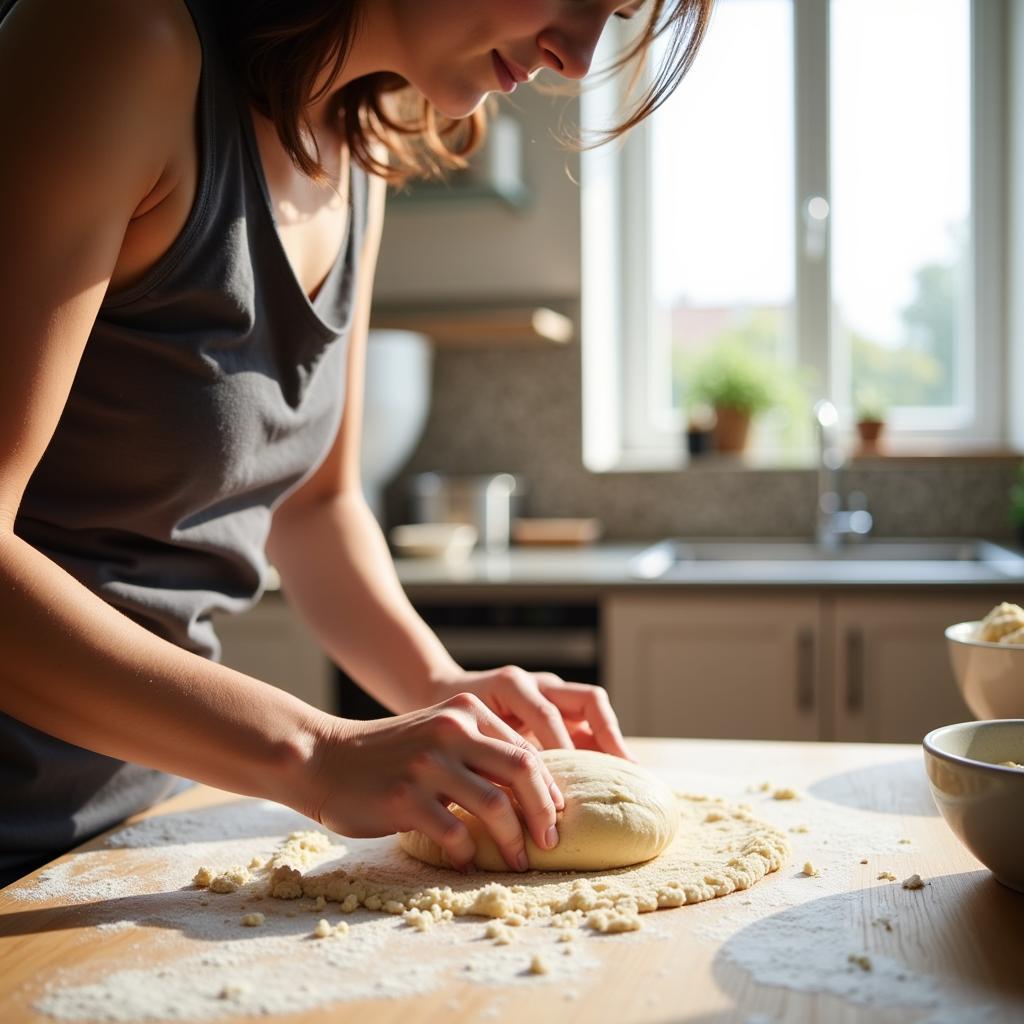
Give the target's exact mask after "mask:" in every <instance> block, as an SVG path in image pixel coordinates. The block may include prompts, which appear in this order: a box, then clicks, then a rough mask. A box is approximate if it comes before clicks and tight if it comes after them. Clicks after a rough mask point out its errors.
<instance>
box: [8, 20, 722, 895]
mask: <svg viewBox="0 0 1024 1024" xmlns="http://www.w3.org/2000/svg"><path fill="white" fill-rule="evenodd" d="M644 6H645V4H644V3H643V0H632V2H627V3H619V2H615V0H515V2H513V0H472V2H469V0H372V2H371V0H361V2H358V0H353V2H352V3H344V2H341V0H303V2H300V0H237V2H229V0H150V2H148V3H145V4H139V3H137V2H136V0H93V2H92V3H89V4H80V3H77V2H76V0H17V2H14V0H0V18H2V21H0V132H2V134H3V138H4V141H5V155H4V157H3V160H2V166H0V224H2V225H3V237H2V241H0V245H2V249H0V259H2V264H3V265H2V274H0V308H2V309H3V310H4V316H3V328H2V329H0V354H2V365H3V367H4V370H3V374H2V375H0V453H2V454H0V622H2V627H0V629H2V637H3V642H2V647H3V652H4V657H3V662H2V666H0V679H2V685H0V711H2V712H3V714H0V805H2V806H3V813H2V815H0V881H9V880H11V879H12V878H14V877H17V876H18V875H20V874H22V873H24V872H25V871H27V870H29V869H30V868H32V867H34V866H35V865H37V864H38V863H41V862H43V861H45V860H47V859H50V858H52V857H53V856H55V855H57V854H58V853H60V852H62V851H63V850H65V849H67V848H68V847H69V846H71V845H73V844H74V843H76V842H79V841H81V840H82V839H84V838H86V837H87V836H89V835H91V834H94V833H96V832H98V831H100V830H102V829H104V828H107V827H109V826H111V825H113V824H115V823H116V822H117V821H119V820H121V819H122V818H124V817H125V816H127V815H128V814H131V813H134V812H135V811H138V810H140V809H142V808H143V807H146V806H148V805H150V804H152V803H153V802H155V801H157V800H159V799H161V798H162V797H164V796H165V795H166V794H167V793H168V792H169V791H170V790H171V788H172V786H173V784H174V782H175V780H174V779H173V778H172V777H171V776H170V775H169V774H165V773H173V774H174V775H180V776H187V777H188V778H191V779H196V780H199V781H202V782H206V783H209V784H211V785H213V786H218V787H221V788H224V789H228V790H232V791H234V792H238V793H245V794H252V795H258V796H262V797H266V798H269V799H272V800H277V801H280V802H282V803H285V804H288V805H289V806H291V807H293V808H295V809H296V810H298V811H301V812H302V813H303V814H306V815H308V816H309V817H311V818H314V819H315V820H317V821H319V822H321V823H323V824H324V825H326V826H328V827H329V828H331V829H335V830H337V831H339V832H342V833H344V834H347V835H351V836H370V835H385V834H388V833H391V832H395V831H397V830H404V829H420V830H422V831H423V832H425V833H426V834H427V835H428V836H430V837H431V838H433V839H434V840H436V841H437V842H438V843H439V844H440V845H441V846H442V848H443V849H444V850H445V851H446V853H447V854H448V856H449V857H450V859H451V861H452V863H453V864H456V865H459V866H462V867H465V866H468V865H469V864H471V862H472V858H473V853H474V850H473V845H472V842H471V840H470V838H469V835H468V833H467V831H466V829H465V828H464V826H462V825H461V824H460V823H459V822H458V820H457V819H456V818H455V817H454V816H453V815H452V814H451V813H450V812H449V810H448V809H447V805H448V803H449V802H453V801H454V802H457V803H458V804H460V805H461V806H463V807H465V808H466V809H468V810H470V811H472V812H473V813H475V814H477V815H478V816H479V817H480V818H481V819H482V820H483V821H484V822H485V823H486V825H487V827H488V829H489V830H490V831H491V832H492V833H493V835H494V837H495V839H496V840H497V842H498V844H499V846H500V848H501V850H502V852H503V855H504V856H505V858H506V860H507V861H508V863H509V865H510V867H513V868H519V869H522V868H525V867H526V858H525V847H524V839H523V825H525V827H526V828H527V829H528V830H529V834H530V835H531V837H532V838H533V840H534V841H535V842H536V843H537V844H538V846H541V847H545V848H547V847H551V846H553V845H555V843H556V842H557V829H556V824H555V823H556V817H555V815H556V811H557V810H558V809H559V808H560V807H561V806H562V798H561V795H560V794H559V792H558V789H557V787H556V786H555V785H554V783H553V781H552V778H551V776H550V773H549V772H548V771H547V769H546V767H545V765H544V763H543V761H542V760H541V759H540V757H539V756H538V747H569V746H573V745H574V744H575V745H585V746H590V747H596V748H598V749H602V750H605V751H608V752H610V753H613V754H618V755H620V756H628V753H627V751H626V749H625V746H624V744H623V741H622V737H621V734H620V732H619V728H618V725H617V723H616V720H615V716H614V713H613V712H612V710H611V708H610V707H609V705H608V701H607V698H606V697H605V694H604V691H603V690H601V689H600V688H597V687H591V686H584V685H581V684H574V683H571V682H565V681H563V680H561V679H558V678H557V677H556V676H553V675H550V674H545V673H538V674H530V673H527V672H524V671H522V670H520V669H518V668H515V667H504V668H500V669H496V670H495V671H492V672H466V671H463V670H462V669H461V668H460V667H459V666H458V665H457V664H456V663H455V662H454V661H453V660H452V658H451V657H450V656H449V655H448V653H447V652H446V651H445V650H444V648H443V647H442V646H441V644H440V642H439V641H438V639H437V638H436V637H435V636H434V635H433V634H432V633H431V632H430V630H429V629H428V628H427V626H426V625H425V624H424V623H423V622H422V620H421V619H419V618H418V617H417V615H416V614H415V612H414V611H413V609H412V608H411V606H410V605H409V603H408V602H407V600H406V599H405V597H404V595H403V593H402V590H401V588H400V586H399V584H398V581H397V578H396V576H395V574H394V571H393V568H392V566H391V563H390V559H389V556H388V552H387V548H386V545H385V543H384V541H383V539H382V537H381V534H380V531H379V530H378V528H377V525H376V523H375V522H374V520H373V517H372V516H371V514H370V513H369V511H368V509H367V506H366V505H365V503H364V502H363V498H362V495H361V492H360V488H359V470H358V463H357V453H358V448H359V443H358V438H359V428H360V427H359V421H360V412H361V403H362V372H363V363H364V349H365V342H366V332H367V322H368V317H369V300H370V294H371V288H372V280H373V268H374V262H375V259H376V255H377V248H378V242H379V238H380V230H381V220H382V214H383V203H384V191H385V184H386V181H388V180H391V181H398V180H402V179H403V178H404V177H405V176H407V175H409V174H414V173H424V172H428V173H429V172H431V171H433V170H436V169H438V168H443V167H445V166H451V165H457V164H458V163H459V162H460V161H461V160H462V159H463V157H464V155H465V154H466V153H467V152H468V151H469V150H470V149H471V148H472V146H473V145H474V144H475V141H476V139H477V138H478V136H479V129H480V127H481V125H482V114H481V111H480V104H481V101H482V100H483V99H484V97H485V96H486V95H487V94H488V93H490V92H495V91H511V90H512V89H513V88H514V87H515V84H516V82H517V81H524V80H526V79H527V78H529V77H532V75H533V73H534V72H535V71H537V70H539V69H541V68H549V69H551V70H553V71H555V72H557V73H558V74H559V75H562V76H564V77H566V78H582V77H583V76H584V75H585V74H586V73H587V71H588V69H589V66H590V62H591V57H592V54H593V51H594V48H595V46H596V44H597V41H598V38H599V36H600V34H601V31H602V29H603V28H604V26H605V24H606V22H607V21H608V19H609V18H610V17H611V16H612V15H618V16H620V17H632V16H633V15H635V14H637V13H638V11H639V10H640V9H641V8H643V7H644ZM646 6H648V7H649V8H650V10H649V12H644V14H646V15H647V16H648V17H650V18H651V23H650V24H649V25H648V26H647V28H646V30H645V31H644V32H643V33H641V37H640V42H639V44H638V46H637V47H636V53H635V54H634V56H639V55H641V54H642V52H643V51H644V50H645V49H646V48H647V47H648V46H649V44H650V43H651V41H652V39H653V37H654V35H655V28H656V27H664V28H666V29H667V30H668V31H669V34H670V39H671V42H670V45H669V46H668V49H667V53H668V60H667V63H666V65H665V67H664V68H663V69H662V71H661V73H660V75H659V76H658V77H657V78H656V79H655V84H654V86H653V87H652V89H651V90H650V91H649V92H648V93H647V94H646V95H645V96H644V97H643V98H642V99H641V101H640V104H639V106H638V107H637V108H636V110H635V111H634V113H633V115H632V117H631V118H630V119H628V120H627V121H626V123H625V125H624V126H623V130H624V128H626V127H629V126H630V125H631V124H633V123H636V122H637V121H638V120H640V119H641V118H642V117H643V116H646V114H647V113H649V112H650V110H651V109H653V108H654V106H656V105H657V104H658V103H659V102H660V101H661V99H663V98H664V96H665V95H667V93H668V92H669V91H671V89H672V88H673V87H674V86H675V84H676V83H677V82H678V80H679V79H680V78H681V76H682V74H683V73H684V72H685V69H686V67H687V66H688V64H689V62H690V61H691V60H692V57H693V55H694V52H695V50H696V46H697V45H698V43H699V41H700V38H701V36H702V34H703V32H704V28H705V26H706V22H707V18H708V15H709V6H710V0H676V2H675V3H674V4H673V3H669V2H668V0H648V3H647V5H646ZM411 101H414V102H412V105H410V103H411ZM611 134H613V135H614V134H615V133H614V132H613V133H611ZM264 552H266V553H267V554H268V555H269V557H270V559H271V560H272V561H273V563H274V565H275V566H276V568H277V569H278V570H279V572H280V574H281V577H282V580H283V583H284V587H285V589H286V591H287V593H288V596H289V598H290V600H291V601H292V603H293V604H294V605H295V606H296V607H297V608H298V609H299V611H300V613H301V614H302V615H303V616H304V617H305V619H306V620H307V621H308V622H309V623H310V624H311V625H312V627H313V629H314V630H315V631H316V633H317V635H318V637H319V639H320V640H321V642H322V643H323V645H324V647H325V649H326V650H327V651H328V653H329V654H330V655H331V656H332V657H333V658H335V659H336V660H337V661H338V662H339V663H340V664H342V665H344V667H345V668H346V670H347V671H348V672H350V673H351V674H352V675H353V676H354V677H355V678H357V679H358V680H359V681H360V682H361V683H362V684H363V685H364V686H365V687H366V689H367V690H369V691H370V692H371V693H373V694H374V696H375V697H377V699H378V700H380V701H382V702H383V703H384V704H385V705H387V706H388V707H389V708H390V709H391V710H392V711H394V712H395V717H393V718H388V719H385V720H381V721H375V722H356V721H347V720H344V719H341V718H337V717H334V716H331V715H328V714H325V713H323V712H320V711H318V710H316V709H314V708H311V707H309V706H308V705H306V704H304V703H303V702H302V701H300V700H298V699H296V698H295V697H292V696H290V695H289V694H287V693H284V692H282V691H280V690H278V689H276V688H274V687H272V686H269V685H267V684H264V683H262V682H260V681H258V680H256V679H253V678H250V677H248V676H245V675H243V674H241V673H239V672H235V671H233V670H231V669H228V668H226V667H224V666H222V665H219V664H218V663H217V656H218V646H217V641H216V637H215V635H214V632H213V629H212V627H211V622H210V615H211V612H213V611H214V610H226V611H241V610H243V609H244V608H245V607H247V606H249V605H251V604H252V602H253V601H254V600H255V599H256V598H257V597H258V595H259V593H260V591H261V588H262V583H263V579H264V573H265V569H266V564H267V563H266V556H265V554H264ZM499 784H501V785H503V786H507V787H508V788H509V790H510V791H511V792H512V793H513V794H514V796H515V803H517V804H518V805H519V809H520V812H521V814H522V816H523V819H524V821H523V825H521V823H520V819H519V817H518V815H517V812H516V808H515V806H514V803H513V801H511V800H510V799H509V797H508V796H507V795H506V792H505V790H503V789H502V788H500V787H499Z"/></svg>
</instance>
